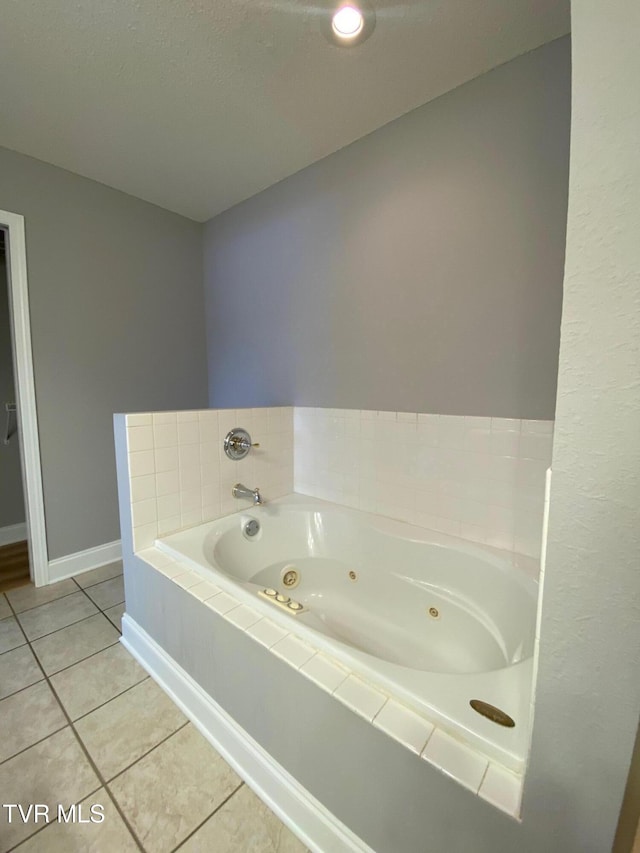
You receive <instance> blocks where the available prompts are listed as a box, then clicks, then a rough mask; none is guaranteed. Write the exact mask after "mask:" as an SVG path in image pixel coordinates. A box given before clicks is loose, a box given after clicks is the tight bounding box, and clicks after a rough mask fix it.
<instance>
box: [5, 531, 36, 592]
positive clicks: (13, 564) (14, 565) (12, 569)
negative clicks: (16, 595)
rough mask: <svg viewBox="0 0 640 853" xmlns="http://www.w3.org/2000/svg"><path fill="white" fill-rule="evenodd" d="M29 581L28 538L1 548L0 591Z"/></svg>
mask: <svg viewBox="0 0 640 853" xmlns="http://www.w3.org/2000/svg"><path fill="white" fill-rule="evenodd" d="M26 583H29V549H28V547H27V542H26V540H25V541H24V542H13V543H12V544H11V545H3V546H2V547H1V548H0V592H5V591H6V590H8V589H13V588H14V587H16V586H23V585H24V584H26Z"/></svg>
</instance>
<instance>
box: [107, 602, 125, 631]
mask: <svg viewBox="0 0 640 853" xmlns="http://www.w3.org/2000/svg"><path fill="white" fill-rule="evenodd" d="M124 608H125V604H124V601H123V602H122V604H116V606H115V607H110V608H109V609H108V610H105V611H104V615H105V616H107V617H108V618H109V619H110V620H111V621H112V622H113V624H114V625H115V626H116V628H117V629H118V631H122V617H123V616H124V613H125V610H124Z"/></svg>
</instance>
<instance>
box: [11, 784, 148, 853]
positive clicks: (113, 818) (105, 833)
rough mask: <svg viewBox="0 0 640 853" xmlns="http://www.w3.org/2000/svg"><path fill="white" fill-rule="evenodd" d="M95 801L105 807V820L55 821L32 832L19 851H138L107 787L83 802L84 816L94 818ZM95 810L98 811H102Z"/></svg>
mask: <svg viewBox="0 0 640 853" xmlns="http://www.w3.org/2000/svg"><path fill="white" fill-rule="evenodd" d="M94 805H101V806H103V807H104V812H103V814H104V820H103V821H102V823H92V822H89V823H64V822H60V823H57V822H56V823H52V824H50V825H49V826H47V827H46V828H45V829H43V831H42V832H39V833H38V834H37V835H32V836H31V838H29V839H28V840H27V841H25V843H24V844H23V845H22V846H21V847H20V853H45V852H46V853H134V851H137V850H138V845H137V844H136V843H135V841H134V840H133V838H132V836H131V834H130V833H129V830H128V829H127V827H126V826H125V823H124V821H123V820H122V818H121V817H120V815H119V814H118V810H117V809H116V807H115V806H114V804H113V802H112V801H111V799H110V798H109V795H108V794H107V792H106V791H105V789H104V788H101V789H100V790H99V791H96V792H95V793H94V794H91V796H89V797H87V798H86V800H83V802H82V803H80V806H81V807H82V811H81V814H82V818H83V819H85V818H86V819H87V820H90V819H91V815H92V812H91V807H92V806H94ZM65 809H66V804H65ZM76 814H78V812H76ZM93 814H94V815H98V814H99V812H94V813H93Z"/></svg>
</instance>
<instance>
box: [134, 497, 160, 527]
mask: <svg viewBox="0 0 640 853" xmlns="http://www.w3.org/2000/svg"><path fill="white" fill-rule="evenodd" d="M156 520H157V514H156V499H155V498H149V499H148V500H146V501H137V502H136V503H134V504H131V523H132V524H133V526H134V527H141V526H142V525H143V524H152V523H153V522H154V521H156Z"/></svg>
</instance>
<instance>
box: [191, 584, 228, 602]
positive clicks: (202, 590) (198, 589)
mask: <svg viewBox="0 0 640 853" xmlns="http://www.w3.org/2000/svg"><path fill="white" fill-rule="evenodd" d="M189 591H190V592H191V595H195V597H196V598H199V599H200V601H206V600H207V599H209V598H213V596H214V595H218V594H219V593H220V592H221V590H220V587H219V586H216V585H215V584H213V583H210V582H209V581H202V583H197V584H196V585H195V586H192V587H191V588H190V590H189Z"/></svg>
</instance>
